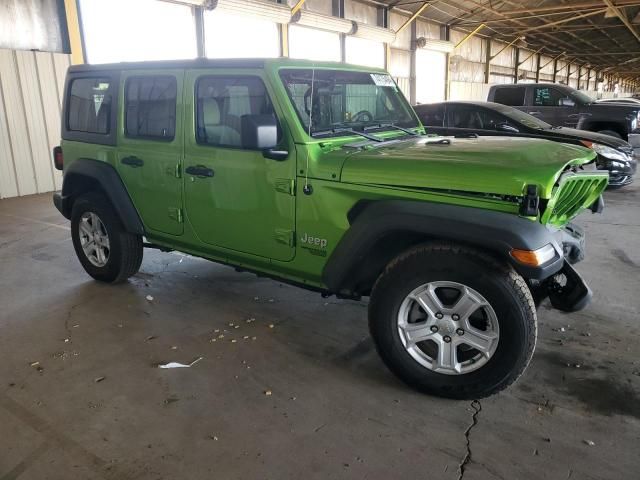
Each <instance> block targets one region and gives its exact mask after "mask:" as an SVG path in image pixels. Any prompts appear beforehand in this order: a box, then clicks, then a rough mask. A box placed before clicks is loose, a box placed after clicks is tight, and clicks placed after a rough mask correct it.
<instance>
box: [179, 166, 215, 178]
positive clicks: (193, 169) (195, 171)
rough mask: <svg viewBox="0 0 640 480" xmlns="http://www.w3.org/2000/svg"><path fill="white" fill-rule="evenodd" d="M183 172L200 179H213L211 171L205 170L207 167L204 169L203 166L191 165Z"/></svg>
mask: <svg viewBox="0 0 640 480" xmlns="http://www.w3.org/2000/svg"><path fill="white" fill-rule="evenodd" d="M185 172H186V173H188V174H189V175H194V176H196V177H200V178H210V177H213V170H211V169H210V168H207V167H205V166H203V165H192V166H190V167H187V169H186V170H185Z"/></svg>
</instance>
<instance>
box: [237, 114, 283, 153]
mask: <svg viewBox="0 0 640 480" xmlns="http://www.w3.org/2000/svg"><path fill="white" fill-rule="evenodd" d="M240 138H241V141H242V148H246V149H248V150H267V149H271V148H274V147H275V146H276V145H277V144H278V122H277V120H276V117H275V116H274V115H243V116H242V118H241V119H240Z"/></svg>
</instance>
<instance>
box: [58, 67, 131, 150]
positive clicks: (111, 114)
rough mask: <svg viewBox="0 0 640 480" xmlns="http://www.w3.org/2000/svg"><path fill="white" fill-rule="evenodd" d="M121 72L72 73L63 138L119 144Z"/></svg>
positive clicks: (68, 78)
mask: <svg viewBox="0 0 640 480" xmlns="http://www.w3.org/2000/svg"><path fill="white" fill-rule="evenodd" d="M119 82H120V72H119V71H113V70H108V71H99V72H91V71H86V72H85V71H78V72H74V71H70V72H69V73H68V74H67V79H66V83H65V89H64V92H65V98H64V102H63V112H62V139H63V140H71V141H77V142H85V143H97V144H101V145H116V124H117V117H118V115H117V108H118V86H119Z"/></svg>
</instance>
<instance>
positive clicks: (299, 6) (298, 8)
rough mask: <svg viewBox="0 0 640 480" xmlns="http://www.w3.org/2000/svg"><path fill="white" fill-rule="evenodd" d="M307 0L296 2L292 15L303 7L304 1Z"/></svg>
mask: <svg viewBox="0 0 640 480" xmlns="http://www.w3.org/2000/svg"><path fill="white" fill-rule="evenodd" d="M306 1H307V0H298V3H296V4H295V5H294V6H293V8H292V9H291V15H295V14H296V12H297V11H298V10H300V9H301V8H302V5H304V2H306Z"/></svg>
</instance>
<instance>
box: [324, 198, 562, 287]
mask: <svg viewBox="0 0 640 480" xmlns="http://www.w3.org/2000/svg"><path fill="white" fill-rule="evenodd" d="M348 218H349V222H350V224H351V226H350V228H349V230H347V232H346V233H345V234H344V235H343V237H342V239H341V240H340V242H339V243H338V245H337V246H336V248H335V249H334V250H333V252H332V254H331V256H330V258H329V259H328V261H327V263H326V264H325V267H324V269H323V271H322V281H323V282H324V284H325V285H326V286H327V287H328V288H329V290H330V291H332V292H336V293H344V294H352V293H362V292H358V290H359V286H358V281H359V280H361V277H360V275H359V274H358V269H359V268H360V266H361V265H363V264H372V263H373V264H375V263H376V259H375V258H371V256H372V255H373V256H375V255H379V253H380V252H379V251H378V253H375V252H376V244H377V243H378V242H380V241H381V240H382V239H384V238H385V236H389V235H393V234H399V235H400V236H405V235H406V236H413V237H415V238H416V239H418V242H419V243H423V242H424V241H425V240H427V241H428V240H444V241H452V242H455V243H459V244H463V245H468V246H472V247H477V248H479V249H482V250H485V251H487V250H488V251H490V252H491V253H493V254H494V255H496V256H497V257H499V258H502V259H503V260H505V261H506V262H508V263H510V264H511V265H513V266H514V268H515V269H516V271H517V272H518V273H520V274H521V275H522V276H523V277H524V278H526V279H535V280H542V279H544V278H547V277H549V276H551V275H553V274H554V273H556V272H558V271H559V270H560V269H561V268H562V266H563V264H564V258H563V255H562V246H561V245H560V244H559V243H558V241H557V239H556V238H555V237H554V232H551V231H550V230H548V229H547V228H546V227H545V226H543V225H542V224H540V223H538V222H534V221H531V220H528V219H526V218H522V217H519V216H518V215H514V214H509V213H502V212H496V211H491V210H482V209H479V208H472V207H461V206H457V205H448V204H437V203H432V202H418V201H404V200H379V201H360V202H358V203H356V205H355V206H354V207H353V208H352V209H351V211H350V212H349V215H348ZM549 243H551V244H552V245H553V246H554V247H555V249H556V257H555V258H554V259H553V260H550V261H549V262H547V263H546V264H545V265H542V266H540V267H528V266H525V265H522V264H520V263H518V262H517V261H516V260H515V259H514V258H513V257H512V256H511V254H510V252H511V250H512V249H514V248H517V249H522V250H537V249H538V248H541V247H543V246H545V245H547V244H549ZM406 247H407V246H405V249H406ZM372 252H374V253H372ZM389 253H391V254H392V257H390V258H386V259H385V260H390V259H391V258H393V257H395V256H396V255H398V254H399V253H401V252H399V251H396V252H389ZM382 255H383V256H384V253H383V254H382ZM384 265H386V261H385V263H384ZM384 265H382V268H384ZM378 268H379V267H378Z"/></svg>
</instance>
